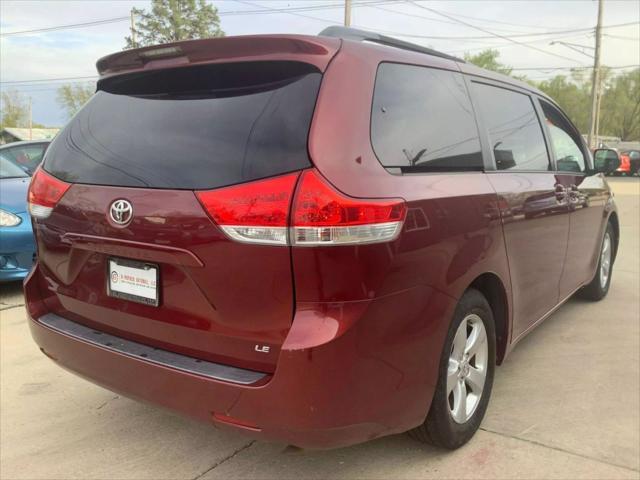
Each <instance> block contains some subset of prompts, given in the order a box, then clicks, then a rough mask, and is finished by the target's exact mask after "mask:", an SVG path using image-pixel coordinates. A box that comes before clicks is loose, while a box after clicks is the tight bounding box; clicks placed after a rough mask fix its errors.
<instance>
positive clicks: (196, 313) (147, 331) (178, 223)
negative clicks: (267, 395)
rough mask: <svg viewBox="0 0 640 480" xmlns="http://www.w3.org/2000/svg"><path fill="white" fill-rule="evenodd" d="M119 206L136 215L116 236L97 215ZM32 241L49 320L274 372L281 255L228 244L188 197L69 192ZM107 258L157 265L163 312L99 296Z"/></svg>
mask: <svg viewBox="0 0 640 480" xmlns="http://www.w3.org/2000/svg"><path fill="white" fill-rule="evenodd" d="M119 198H126V199H128V200H129V201H130V202H132V203H133V204H135V205H136V215H135V219H134V220H133V222H132V223H131V224H129V225H127V226H126V227H124V228H122V227H117V226H114V225H112V222H111V221H110V220H108V218H107V217H108V216H107V215H106V214H105V212H106V211H107V210H108V207H109V205H110V204H111V203H112V202H113V201H114V200H116V199H119ZM37 231H38V236H37V245H38V252H39V256H40V265H41V272H42V277H43V278H42V281H43V283H45V284H48V288H49V289H50V290H52V291H54V292H55V293H56V296H55V297H54V298H52V299H51V300H50V304H51V310H52V311H53V312H54V313H57V314H59V315H62V316H66V317H68V318H70V319H74V320H76V321H79V322H81V323H85V324H87V325H89V326H91V327H93V328H96V329H104V330H105V331H107V332H109V333H113V334H116V335H120V336H124V337H129V338H131V339H132V340H136V341H142V342H143V343H147V344H150V345H152V346H157V347H160V348H169V349H171V350H175V351H177V352H179V353H183V354H187V355H191V356H196V357H199V358H204V359H208V360H212V361H219V362H223V363H228V364H231V365H236V366H238V367H241V368H249V369H257V370H261V371H267V372H270V371H273V369H274V368H275V364H276V361H277V357H278V350H279V347H280V345H281V344H282V342H283V341H284V339H285V337H286V333H287V331H288V329H289V327H290V325H291V319H292V314H293V293H292V292H293V286H292V283H291V266H290V260H289V252H288V250H287V249H283V248H278V247H268V246H253V245H244V244H238V243H236V242H232V241H231V240H229V239H228V238H227V237H226V236H225V235H224V234H223V233H222V232H221V231H220V229H219V228H218V227H217V226H216V225H214V224H213V222H212V221H211V220H210V218H209V217H208V215H207V214H206V212H205V211H204V210H203V209H202V206H201V205H200V203H199V202H198V200H197V199H196V197H195V195H194V193H193V192H191V191H175V190H153V191H152V192H150V191H149V190H148V189H136V188H119V187H102V186H95V185H91V186H89V185H73V186H72V187H71V188H70V189H69V191H68V192H67V193H66V194H65V196H64V197H63V199H62V201H61V202H60V203H59V204H58V206H57V207H56V209H55V210H54V212H53V214H52V216H51V218H49V219H47V220H45V221H39V222H38V225H37ZM109 256H116V257H122V258H130V259H134V260H142V261H145V262H152V263H155V264H158V265H159V266H160V283H161V285H162V297H163V298H162V308H156V307H152V306H148V305H142V304H137V303H132V302H129V301H126V300H121V299H118V298H113V297H109V296H107V293H106V271H107V259H108V258H109ZM229 258H234V261H233V262H229V261H228V259H229ZM247 296H249V297H250V298H251V299H252V301H251V302H247V301H246V298H247ZM114 310H115V311H118V312H119V313H118V315H113V314H110V312H112V311H114ZM256 343H261V344H264V345H269V346H271V351H270V352H269V354H268V355H265V354H262V353H258V352H256V351H255V350H254V348H253V346H254V345H255V344H256Z"/></svg>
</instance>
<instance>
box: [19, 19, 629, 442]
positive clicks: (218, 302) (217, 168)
mask: <svg viewBox="0 0 640 480" xmlns="http://www.w3.org/2000/svg"><path fill="white" fill-rule="evenodd" d="M97 67H98V70H99V73H100V75H101V76H100V80H99V82H98V87H97V92H96V94H95V95H94V96H93V98H92V99H91V100H90V101H89V102H88V103H87V104H86V105H85V107H84V108H83V109H82V110H81V111H80V112H79V113H78V114H77V115H76V116H75V117H74V118H73V119H72V120H71V122H70V123H69V124H68V125H67V126H66V127H65V128H64V130H62V131H61V132H60V134H59V135H58V136H57V137H56V138H55V140H54V141H53V143H52V144H51V146H50V147H49V149H48V151H47V154H46V157H45V159H44V162H43V165H42V166H41V168H39V169H38V171H37V173H36V174H35V176H34V179H33V181H32V183H31V188H30V191H29V203H30V212H31V215H32V217H33V224H34V231H35V234H36V238H37V248H38V261H37V264H36V266H35V268H34V269H33V271H32V272H31V274H30V276H29V277H28V278H27V280H26V281H25V285H24V288H25V293H26V300H27V309H28V313H29V317H30V321H29V324H30V328H31V332H32V334H33V338H34V339H35V341H36V343H37V344H38V345H39V347H40V349H41V350H42V352H43V353H44V354H45V355H47V356H48V357H49V358H51V359H52V360H54V361H55V362H56V363H58V364H60V366H62V367H64V368H67V369H69V370H71V371H72V372H74V373H77V374H78V375H80V376H82V377H85V378H87V379H88V380H90V381H92V382H95V383H97V384H99V385H102V386H104V387H106V388H108V389H111V390H113V391H116V392H119V393H121V394H123V395H126V396H130V397H133V398H137V399H140V400H145V401H150V402H153V403H156V404H159V405H162V406H164V407H168V408H171V409H174V410H178V411H180V412H183V413H186V414H188V415H191V416H193V417H196V418H199V419H202V420H204V421H206V422H211V423H212V424H215V425H218V426H221V427H227V428H231V429H235V430H239V431H244V432H246V433H248V434H249V435H252V436H254V437H257V438H266V439H275V440H278V441H282V442H287V443H289V444H292V445H297V446H300V447H315V448H327V447H336V446H342V445H349V444H353V443H356V442H362V441H366V440H369V439H372V438H376V437H380V436H383V435H389V434H393V433H398V432H404V431H408V430H410V431H411V432H412V433H413V435H414V436H415V437H416V438H418V439H420V440H423V441H429V442H432V443H434V444H437V445H441V446H444V447H447V448H456V447H458V446H460V445H462V444H463V443H465V442H466V441H468V440H469V439H470V438H471V436H472V435H473V433H474V432H475V431H476V430H477V428H478V426H479V424H480V422H481V420H482V418H483V415H484V413H485V410H486V408H487V403H488V401H489V397H490V393H491V387H492V383H493V375H494V369H495V365H496V364H500V363H501V362H503V361H504V358H505V356H506V355H507V353H508V352H509V351H510V350H511V349H512V348H513V346H514V345H515V344H516V343H517V342H518V341H519V340H520V339H521V338H522V337H523V336H524V335H525V334H526V333H527V332H529V331H531V330H532V329H533V328H534V327H535V326H536V325H537V324H539V323H540V322H541V321H542V320H543V319H545V318H546V317H547V316H549V315H550V314H551V313H552V312H553V311H554V310H555V309H556V308H557V307H558V306H559V305H560V304H562V302H564V301H565V300H566V299H567V298H569V297H571V295H573V294H574V293H576V292H579V293H580V294H582V295H583V296H586V297H588V298H591V299H593V300H599V299H601V298H602V297H604V296H605V295H606V293H607V290H608V289H609V284H610V282H611V273H612V270H611V268H612V265H613V261H614V259H615V254H616V248H617V243H618V238H619V223H618V216H617V213H616V207H615V204H614V201H613V195H612V193H611V191H610V189H609V187H608V185H607V183H606V181H605V179H604V175H602V173H598V172H596V171H595V170H594V168H593V165H592V161H591V158H590V155H589V151H588V149H587V148H586V146H585V145H584V143H583V140H582V138H581V136H580V134H579V132H578V131H577V130H576V128H575V127H574V126H573V125H572V123H571V122H570V121H569V119H568V118H567V117H566V115H564V114H563V113H562V111H561V110H560V109H559V108H558V106H557V105H556V104H555V103H554V102H553V100H551V99H550V98H549V97H547V96H545V95H544V94H543V93H541V92H539V91H537V90H535V89H533V88H532V87H531V86H530V85H528V84H525V83H521V82H519V81H516V80H514V79H512V78H508V77H505V76H502V75H498V74H495V73H492V72H489V71H486V70H483V69H480V68H477V67H474V66H472V65H469V64H467V63H465V62H464V61H462V60H460V59H457V58H454V57H450V56H448V55H445V54H442V53H439V52H436V51H432V50H429V49H426V48H423V47H420V46H418V45H413V44H409V43H405V42H401V41H397V40H394V39H391V38H388V37H384V36H380V35H377V34H375V33H370V32H365V31H360V30H355V29H346V28H340V27H331V28H329V29H327V30H325V31H324V32H323V33H322V34H321V35H320V36H302V35H261V36H242V37H227V38H216V39H207V40H196V41H188V42H178V43H174V44H170V45H162V46H156V47H145V48H139V49H136V50H127V51H123V52H118V53H115V54H113V55H110V56H107V57H105V58H102V59H101V60H99V61H98V64H97ZM584 308H585V309H587V308H588V307H587V306H586V305H585V307H584ZM559 400H560V399H559Z"/></svg>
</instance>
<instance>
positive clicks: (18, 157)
mask: <svg viewBox="0 0 640 480" xmlns="http://www.w3.org/2000/svg"><path fill="white" fill-rule="evenodd" d="M46 148H47V144H46V143H39V144H35V145H33V144H32V145H22V146H18V147H13V148H8V149H6V150H3V151H2V154H3V155H4V156H5V157H7V158H9V159H10V160H11V161H13V163H15V164H16V165H19V166H21V167H23V168H25V169H26V170H27V171H29V172H33V171H34V170H35V169H36V167H37V166H38V165H40V162H41V161H42V157H43V155H44V151H45V149H46Z"/></svg>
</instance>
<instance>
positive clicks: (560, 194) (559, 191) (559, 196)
mask: <svg viewBox="0 0 640 480" xmlns="http://www.w3.org/2000/svg"><path fill="white" fill-rule="evenodd" d="M555 194H556V200H558V201H562V200H564V199H566V198H567V189H566V188H565V186H564V185H560V184H558V185H556V188H555Z"/></svg>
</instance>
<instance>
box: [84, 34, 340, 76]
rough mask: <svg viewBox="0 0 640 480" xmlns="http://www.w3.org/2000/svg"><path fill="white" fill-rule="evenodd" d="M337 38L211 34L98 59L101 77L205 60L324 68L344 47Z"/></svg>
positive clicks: (321, 69) (191, 63) (195, 63)
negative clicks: (277, 62) (294, 63)
mask: <svg viewBox="0 0 640 480" xmlns="http://www.w3.org/2000/svg"><path fill="white" fill-rule="evenodd" d="M340 44H341V41H340V40H339V39H336V38H327V37H316V36H306V35H246V36H236V37H220V38H207V39H203V40H187V41H183V42H175V43H168V44H164V45H155V46H151V47H143V48H136V49H133V50H125V51H122V52H117V53H113V54H111V55H107V56H106V57H102V58H101V59H100V60H98V62H97V63H96V68H97V69H98V73H99V74H100V76H101V77H103V78H106V77H110V76H113V75H120V74H123V73H133V72H141V71H148V70H154V69H161V68H173V67H182V66H188V65H197V64H205V63H222V62H248V61H267V60H288V61H300V62H305V63H310V64H312V65H314V66H316V67H317V68H318V69H319V70H320V71H321V72H324V70H325V69H326V67H327V65H328V64H329V61H330V60H331V59H332V58H333V56H334V55H335V54H336V53H337V51H338V50H339V49H340Z"/></svg>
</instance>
